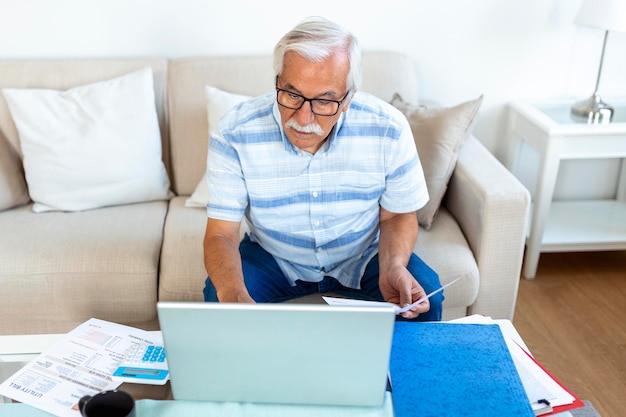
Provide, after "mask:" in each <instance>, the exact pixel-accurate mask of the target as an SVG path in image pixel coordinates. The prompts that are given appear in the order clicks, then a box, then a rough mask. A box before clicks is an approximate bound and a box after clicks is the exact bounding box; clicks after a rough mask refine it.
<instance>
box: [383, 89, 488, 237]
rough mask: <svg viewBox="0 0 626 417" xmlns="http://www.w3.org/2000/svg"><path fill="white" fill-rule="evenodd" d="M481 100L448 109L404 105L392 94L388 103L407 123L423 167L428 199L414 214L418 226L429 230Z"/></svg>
mask: <svg viewBox="0 0 626 417" xmlns="http://www.w3.org/2000/svg"><path fill="white" fill-rule="evenodd" d="M482 99H483V97H482V96H480V97H479V98H477V99H476V100H471V101H467V102H465V103H461V104H459V105H457V106H454V107H449V108H428V107H426V106H415V105H412V104H409V103H405V102H404V101H403V100H402V98H401V97H400V96H399V95H395V96H394V98H393V100H392V101H391V104H392V105H394V106H395V107H397V108H398V109H399V110H400V111H402V112H403V113H404V115H405V116H406V117H407V119H408V120H409V123H410V125H411V130H412V131H413V138H414V139H415V146H416V147H417V152H418V154H419V157H420V161H421V162H422V167H423V168H424V176H425V177H426V185H427V187H428V194H429V196H430V200H429V201H428V203H427V204H426V206H424V207H422V208H421V209H420V210H418V212H417V218H418V220H419V223H420V225H422V226H423V227H424V228H426V229H430V227H431V226H432V223H433V220H434V218H435V216H436V215H437V211H438V210H439V206H440V205H441V201H442V200H443V196H444V194H445V192H446V189H447V187H448V182H449V181H450V177H451V176H452V172H453V171H454V167H455V165H456V160H457V152H458V150H459V148H460V147H461V145H462V144H463V142H465V140H466V139H467V138H468V137H469V135H470V134H471V131H472V127H473V124H474V120H475V116H476V114H477V113H478V109H479V108H480V105H481V103H482Z"/></svg>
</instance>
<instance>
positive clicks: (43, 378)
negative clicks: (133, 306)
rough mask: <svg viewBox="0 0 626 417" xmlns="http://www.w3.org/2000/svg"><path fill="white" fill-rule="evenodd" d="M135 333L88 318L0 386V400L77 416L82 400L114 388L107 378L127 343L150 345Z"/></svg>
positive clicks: (66, 416)
mask: <svg viewBox="0 0 626 417" xmlns="http://www.w3.org/2000/svg"><path fill="white" fill-rule="evenodd" d="M153 339H154V335H153V334H151V333H149V332H147V331H145V330H141V329H136V328H133V327H129V326H123V325H121V324H116V323H111V322H107V321H103V320H98V319H90V320H88V321H86V322H85V323H83V324H81V325H80V326H78V327H77V328H75V329H74V330H72V331H71V332H69V333H68V334H67V335H65V336H64V337H62V338H61V340H59V341H58V342H56V343H55V344H54V345H53V346H52V347H50V349H48V350H47V351H46V352H43V353H42V354H41V355H39V356H38V357H37V358H35V359H33V360H32V361H31V362H29V363H28V364H27V365H26V366H24V367H23V368H22V369H20V370H19V371H18V372H16V373H15V374H14V375H13V376H11V377H10V378H9V379H7V380H6V381H5V382H4V383H2V384H1V385H0V395H4V396H5V397H9V398H12V399H14V400H16V401H19V402H21V403H24V404H29V405H32V406H33V407H36V408H39V409H41V410H44V411H47V412H49V413H52V414H54V415H57V416H59V417H78V416H80V412H79V411H78V400H79V399H80V398H81V397H83V396H84V395H94V394H96V393H98V392H100V391H104V390H110V389H115V388H117V387H118V386H119V385H121V382H118V381H112V380H111V374H112V373H113V371H114V370H115V369H116V368H117V366H118V364H119V363H120V362H121V361H122V359H123V358H124V354H125V353H126V351H127V350H128V348H129V347H130V346H131V344H132V343H152V344H154V343H156V342H157V341H155V340H153Z"/></svg>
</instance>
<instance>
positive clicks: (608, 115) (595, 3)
mask: <svg viewBox="0 0 626 417" xmlns="http://www.w3.org/2000/svg"><path fill="white" fill-rule="evenodd" d="M574 23H575V24H577V25H580V26H587V27H591V28H597V29H603V30H604V42H603V43H602V55H600V67H599V68H598V78H597V79H596V88H595V90H594V92H593V94H592V95H591V97H589V98H588V99H587V100H583V101H579V102H577V103H575V104H574V105H573V106H572V109H571V112H572V114H573V115H575V116H579V117H583V118H585V119H586V120H587V123H609V122H610V121H611V119H612V117H613V107H611V106H610V105H608V104H606V103H605V102H603V101H602V98H600V95H599V94H598V87H599V85H600V76H601V74H602V63H603V61H604V49H605V48H606V39H607V37H608V36H609V31H610V30H619V31H626V0H583V2H582V5H581V6H580V10H578V15H576V19H575V20H574Z"/></svg>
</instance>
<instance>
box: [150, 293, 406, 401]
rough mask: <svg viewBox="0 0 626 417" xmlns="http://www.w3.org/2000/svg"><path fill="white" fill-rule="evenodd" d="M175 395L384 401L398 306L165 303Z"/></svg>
mask: <svg viewBox="0 0 626 417" xmlns="http://www.w3.org/2000/svg"><path fill="white" fill-rule="evenodd" d="M157 309H158V314H159V322H160V325H161V330H162V332H163V340H164V344H165V349H166V351H167V360H168V364H169V370H170V379H171V386H172V393H173V395H174V398H175V399H181V400H204V401H236V402H261V403H283V404H317V405H320V404H321V405H361V406H363V405H367V406H380V405H382V403H383V399H384V393H385V388H386V386H387V373H388V367H389V355H390V351H391V340H392V336H393V326H394V320H395V313H394V309H393V307H388V306H380V307H347V306H341V307H332V306H327V305H306V304H231V303H196V302H186V303H184V302H159V303H158V304H157Z"/></svg>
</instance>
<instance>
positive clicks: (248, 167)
mask: <svg viewBox="0 0 626 417" xmlns="http://www.w3.org/2000/svg"><path fill="white" fill-rule="evenodd" d="M207 181H208V184H209V201H208V205H207V211H208V216H209V217H210V218H215V219H220V220H228V221H234V222H238V221H241V220H242V219H243V217H244V216H245V220H246V221H247V223H248V226H249V228H250V237H251V239H252V240H253V241H255V242H258V243H259V244H260V245H261V247H263V248H264V249H265V250H266V251H268V252H269V253H271V254H272V255H273V256H274V258H275V259H276V261H277V262H278V265H279V266H280V268H281V270H282V271H283V273H284V274H285V276H286V277H287V279H289V281H290V282H291V284H292V285H294V283H295V281H296V280H299V279H300V280H304V281H312V282H317V281H320V280H321V279H323V278H324V276H331V277H334V278H336V279H337V280H338V281H339V282H341V284H343V285H344V286H347V287H350V288H360V280H361V277H362V276H363V273H364V271H365V267H366V266H367V264H368V262H369V261H370V260H371V259H372V257H373V256H374V255H375V254H376V253H377V251H378V233H379V224H378V223H379V215H380V211H379V210H380V206H382V207H384V208H385V209H386V210H388V211H390V212H394V213H407V212H411V211H415V210H417V209H419V208H421V207H423V206H424V205H425V204H426V202H427V201H428V191H427V189H426V182H425V180H424V174H423V171H422V167H421V164H420V161H419V158H418V156H417V151H416V148H415V142H414V141H413V136H412V133H411V129H410V127H409V124H408V122H407V120H406V118H405V117H404V116H403V115H402V114H401V113H400V112H399V111H398V110H396V109H395V108H394V107H392V106H391V105H389V104H387V103H385V102H383V101H382V100H380V99H378V98H376V97H374V96H372V95H369V94H366V93H361V92H357V94H355V96H354V97H353V99H352V101H351V103H350V108H349V109H348V111H347V112H344V113H342V115H341V116H340V118H339V120H338V122H337V124H336V125H335V128H334V129H333V131H332V132H331V134H330V136H329V139H328V140H327V141H326V142H325V143H324V144H323V146H322V148H321V149H320V150H318V151H317V152H316V153H315V154H310V153H308V152H305V151H302V150H300V149H298V148H297V147H295V146H293V145H292V144H291V142H289V140H288V139H287V136H286V135H285V133H284V131H283V129H282V125H281V123H280V113H279V111H278V104H277V103H276V95H275V94H273V93H272V94H266V95H263V96H260V97H257V98H254V99H251V100H248V101H246V102H244V103H241V104H240V105H238V106H237V107H235V109H233V111H231V112H229V113H228V114H227V115H226V116H224V117H223V118H222V120H221V121H220V123H219V125H218V127H217V129H216V131H215V133H213V134H212V135H211V137H210V140H209V153H208V158H207Z"/></svg>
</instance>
